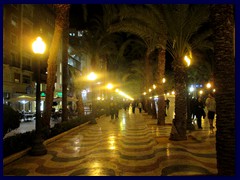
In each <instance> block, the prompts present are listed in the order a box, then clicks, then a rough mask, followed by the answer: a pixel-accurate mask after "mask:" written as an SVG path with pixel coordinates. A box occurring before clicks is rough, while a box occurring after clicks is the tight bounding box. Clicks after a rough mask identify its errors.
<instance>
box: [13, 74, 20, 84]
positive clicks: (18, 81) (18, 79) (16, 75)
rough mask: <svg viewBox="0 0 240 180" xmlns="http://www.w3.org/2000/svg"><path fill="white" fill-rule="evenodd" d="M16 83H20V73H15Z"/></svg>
mask: <svg viewBox="0 0 240 180" xmlns="http://www.w3.org/2000/svg"><path fill="white" fill-rule="evenodd" d="M14 82H15V83H20V74H19V73H14Z"/></svg>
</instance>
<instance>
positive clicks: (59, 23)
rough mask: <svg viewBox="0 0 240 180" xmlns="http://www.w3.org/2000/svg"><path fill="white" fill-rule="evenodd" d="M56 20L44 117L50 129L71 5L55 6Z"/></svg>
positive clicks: (50, 54)
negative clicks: (62, 43) (57, 71)
mask: <svg viewBox="0 0 240 180" xmlns="http://www.w3.org/2000/svg"><path fill="white" fill-rule="evenodd" d="M53 7H54V8H55V13H56V19H55V29H54V34H53V40H52V44H51V47H50V53H49V57H48V68H47V73H48V76H47V88H46V100H45V102H46V109H45V112H44V115H43V123H44V125H45V126H47V127H50V118H51V111H52V102H53V92H54V88H55V87H54V84H55V81H56V67H57V64H56V63H57V62H56V60H57V56H58V52H59V49H60V48H59V46H60V44H61V40H62V34H63V29H64V27H65V24H66V23H67V21H68V19H67V13H68V11H69V8H70V5H69V4H54V5H53Z"/></svg>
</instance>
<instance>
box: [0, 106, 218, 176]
mask: <svg viewBox="0 0 240 180" xmlns="http://www.w3.org/2000/svg"><path fill="white" fill-rule="evenodd" d="M170 131H171V125H165V126H157V125H156V120H154V119H151V117H150V116H148V115H147V114H144V113H142V114H139V113H138V112H137V113H136V114H132V113H131V112H128V111H127V112H125V111H123V110H121V111H120V118H119V120H115V121H111V120H110V117H102V118H100V119H98V120H97V124H88V125H85V126H83V127H81V128H79V129H78V130H75V131H74V132H71V133H69V134H67V135H65V136H64V137H62V138H61V139H58V140H57V141H55V142H53V143H51V144H49V145H47V149H48V154H46V155H44V156H38V157H35V156H29V155H26V156H24V157H22V158H20V159H18V160H16V161H14V162H12V163H10V164H8V165H6V166H4V169H3V174H4V175H5V176H179V175H180V176H192V175H216V174H217V167H216V150H215V139H216V138H215V132H213V133H212V132H209V130H208V122H207V120H203V129H202V130H195V131H192V132H189V133H188V139H187V140H185V141H170V140H168V138H169V134H170Z"/></svg>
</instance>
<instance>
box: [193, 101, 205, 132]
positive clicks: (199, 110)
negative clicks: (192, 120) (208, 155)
mask: <svg viewBox="0 0 240 180" xmlns="http://www.w3.org/2000/svg"><path fill="white" fill-rule="evenodd" d="M195 109H196V117H197V125H198V129H202V117H203V118H205V111H204V104H203V101H202V98H201V97H198V99H197V102H196V108H195Z"/></svg>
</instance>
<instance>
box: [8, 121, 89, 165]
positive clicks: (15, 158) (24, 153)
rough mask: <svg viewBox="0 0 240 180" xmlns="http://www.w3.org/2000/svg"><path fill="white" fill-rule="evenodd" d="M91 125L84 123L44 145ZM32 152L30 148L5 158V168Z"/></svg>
mask: <svg viewBox="0 0 240 180" xmlns="http://www.w3.org/2000/svg"><path fill="white" fill-rule="evenodd" d="M89 123H90V122H89V121H88V122H86V123H83V124H81V125H79V126H77V127H74V128H72V129H70V130H68V131H65V132H63V133H61V134H58V135H56V136H54V137H52V138H50V139H47V140H45V141H44V142H43V144H44V145H47V144H50V143H52V142H54V141H56V140H57V139H59V138H61V137H63V136H64V135H66V134H69V133H71V132H73V131H75V130H76V129H78V128H80V127H82V126H85V125H87V124H89ZM30 150H31V147H29V148H27V149H24V150H22V151H20V152H17V153H15V154H12V155H10V156H8V157H6V158H4V159H3V166H6V165H7V164H9V163H11V162H13V161H15V160H17V159H19V158H21V157H23V156H25V155H26V154H27V153H28V152H29V151H30Z"/></svg>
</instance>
